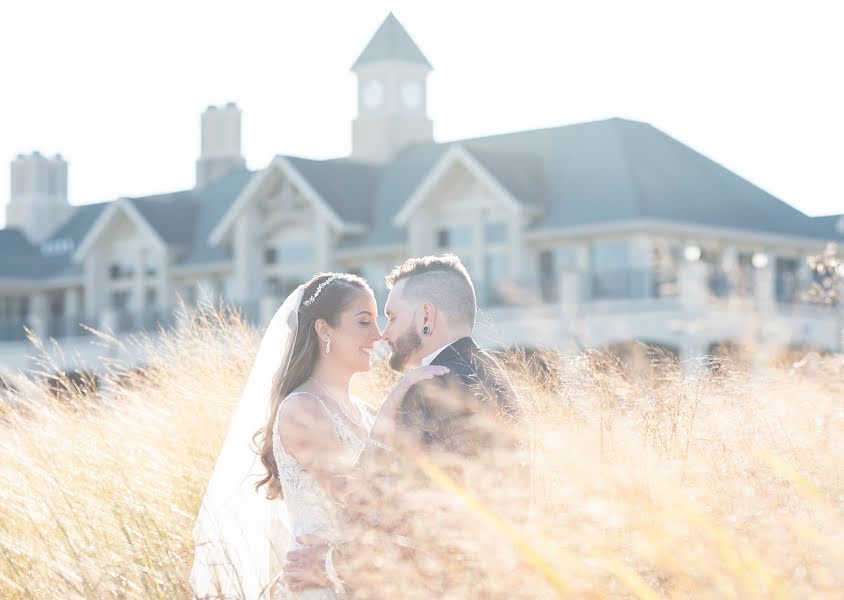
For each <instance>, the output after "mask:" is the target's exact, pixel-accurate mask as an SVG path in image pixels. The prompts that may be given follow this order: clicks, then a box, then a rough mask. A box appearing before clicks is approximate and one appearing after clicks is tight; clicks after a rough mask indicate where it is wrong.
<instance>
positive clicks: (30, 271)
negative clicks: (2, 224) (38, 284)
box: [0, 229, 64, 279]
mask: <svg viewBox="0 0 844 600" xmlns="http://www.w3.org/2000/svg"><path fill="white" fill-rule="evenodd" d="M63 266H64V261H62V259H61V258H60V257H55V258H50V259H48V258H45V257H44V256H42V255H41V250H40V249H39V248H38V246H36V245H34V244H31V243H30V242H29V240H28V239H27V238H26V236H25V235H24V234H23V232H22V231H20V230H18V229H0V279H6V278H9V279H19V278H25V279H35V278H42V277H49V276H51V275H53V274H55V273H56V272H57V271H60V270H61V268H62V267H63Z"/></svg>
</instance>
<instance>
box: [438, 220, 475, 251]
mask: <svg viewBox="0 0 844 600" xmlns="http://www.w3.org/2000/svg"><path fill="white" fill-rule="evenodd" d="M471 243H472V226H471V225H455V226H453V227H447V228H444V229H440V230H439V231H437V247H438V248H462V247H465V246H469V245H471Z"/></svg>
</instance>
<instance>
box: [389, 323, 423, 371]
mask: <svg viewBox="0 0 844 600" xmlns="http://www.w3.org/2000/svg"><path fill="white" fill-rule="evenodd" d="M421 347H422V338H420V337H419V334H418V333H416V330H415V329H414V328H413V325H411V326H410V327H408V328H407V331H406V332H405V333H404V334H402V335H400V336H399V338H398V339H397V340H396V343H395V345H393V344H390V348H391V349H392V351H393V353H392V354H391V355H390V368H391V369H393V370H394V371H401V370H403V369H404V366H405V365H406V364H407V360H408V359H409V358H410V355H411V354H413V353H414V352H415V351H416V350H418V349H419V348H421Z"/></svg>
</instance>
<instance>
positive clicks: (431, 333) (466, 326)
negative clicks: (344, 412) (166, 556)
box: [284, 255, 517, 590]
mask: <svg viewBox="0 0 844 600" xmlns="http://www.w3.org/2000/svg"><path fill="white" fill-rule="evenodd" d="M385 280H386V283H387V287H388V288H389V289H390V294H389V297H388V298H387V303H386V305H385V306H384V313H385V314H386V316H387V327H386V328H385V329H384V333H383V336H382V339H383V340H384V341H385V342H387V344H389V346H390V349H391V350H392V354H391V356H390V366H391V367H392V368H393V369H395V370H397V371H401V370H405V369H407V368H412V367H419V366H425V365H429V364H431V365H439V366H444V367H448V369H449V373H448V374H447V375H446V376H444V377H437V378H434V379H429V380H426V381H423V382H420V383H418V384H416V385H414V386H413V387H411V388H410V390H409V391H408V392H407V393H406V394H405V396H404V398H403V399H402V400H401V402H400V406H398V407H388V406H384V407H382V408H381V411H380V412H379V418H378V419H376V422H375V425H374V426H373V428H372V436H371V437H372V439H374V440H375V442H376V443H375V444H367V451H366V452H365V453H364V456H362V457H361V460H362V462H373V461H377V459H378V457H377V456H374V454H376V453H378V452H384V451H385V450H379V449H380V448H384V446H385V444H384V443H383V441H380V440H379V438H381V439H382V440H383V439H387V438H386V437H385V436H389V434H390V433H391V429H392V427H395V429H396V431H395V434H396V435H395V437H396V439H397V440H398V441H400V442H402V441H403V442H402V443H404V444H405V445H407V444H410V445H412V446H415V447H417V448H420V449H422V450H423V451H443V452H448V453H452V454H456V455H459V456H475V455H477V454H478V453H479V452H482V451H483V450H484V449H485V448H489V447H491V446H492V445H493V444H496V443H497V440H495V439H494V436H495V431H494V429H490V428H489V427H486V426H483V424H484V423H490V422H491V421H494V419H490V418H489V417H504V418H514V417H515V416H516V414H517V398H516V394H515V392H514V390H513V386H512V384H511V383H510V380H509V378H508V377H507V375H506V373H505V372H504V370H503V369H502V368H501V365H499V364H498V362H497V361H496V360H495V359H494V358H493V357H492V356H491V355H490V354H489V353H487V352H485V351H484V350H481V349H480V348H479V347H478V345H477V344H476V343H475V341H474V340H473V339H472V331H473V329H474V326H475V317H476V314H477V301H476V298H475V288H474V286H473V284H472V279H471V277H470V276H469V273H468V272H467V271H466V268H465V267H464V266H463V263H461V261H460V259H459V258H458V257H456V256H454V255H442V256H426V257H423V258H412V259H409V260H407V261H405V263H404V264H402V265H401V266H399V267H397V268H395V269H394V270H393V271H392V272H391V273H390V274H389V275H387V276H386V278H385ZM385 413H395V418H384V416H385ZM390 437H393V436H390ZM301 541H302V542H303V543H304V544H305V545H304V546H303V547H302V548H301V549H299V550H297V551H295V552H291V553H289V554H288V561H287V563H286V564H285V568H284V570H285V577H286V578H287V580H288V581H289V582H290V584H291V586H293V587H294V588H295V589H300V590H304V589H308V588H311V587H326V586H328V587H331V586H332V585H336V584H338V581H339V580H342V578H343V573H344V569H343V560H342V558H343V554H344V552H343V550H341V549H338V548H332V549H331V553H330V554H329V558H330V560H329V561H326V553H327V552H328V550H329V548H328V547H327V546H326V545H325V544H324V542H323V541H322V540H320V539H319V538H316V537H314V536H305V538H304V539H303V540H301ZM326 566H327V567H328V571H329V573H326ZM335 569H336V570H335Z"/></svg>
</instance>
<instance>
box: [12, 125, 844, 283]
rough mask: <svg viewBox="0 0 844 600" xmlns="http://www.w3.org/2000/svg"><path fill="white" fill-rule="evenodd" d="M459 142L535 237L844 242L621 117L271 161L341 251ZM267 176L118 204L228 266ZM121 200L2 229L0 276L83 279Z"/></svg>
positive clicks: (380, 241)
mask: <svg viewBox="0 0 844 600" xmlns="http://www.w3.org/2000/svg"><path fill="white" fill-rule="evenodd" d="M456 146H459V147H460V148H462V149H463V150H465V153H466V154H467V155H469V156H471V158H472V159H473V160H474V161H476V162H477V163H478V164H479V165H481V166H482V167H483V170H484V171H485V172H487V173H489V175H490V176H491V177H492V178H494V180H495V182H497V184H500V186H501V187H502V188H504V189H505V190H506V191H507V193H508V195H509V196H511V197H512V198H513V199H515V200H516V201H518V202H520V203H524V204H525V205H527V206H529V207H531V208H538V209H539V210H536V211H533V212H532V214H533V215H535V216H536V219H535V220H534V221H533V223H532V224H531V226H530V227H531V228H532V230H534V231H537V232H542V231H546V232H549V233H555V232H557V231H565V230H567V229H570V228H575V227H580V226H584V225H595V226H598V227H600V226H603V225H612V224H619V223H624V222H631V221H659V222H662V223H668V224H675V223H676V224H688V225H704V226H710V227H716V228H723V229H732V230H738V231H748V232H760V233H770V234H780V235H786V236H791V237H797V238H806V239H816V240H819V241H823V240H829V241H835V240H841V241H844V230H841V229H838V227H840V225H839V224H840V223H842V221H841V219H842V218H844V217H842V215H830V216H825V217H814V218H813V217H809V216H808V215H806V214H804V213H802V212H800V211H799V210H797V209H795V208H793V207H792V206H790V205H788V204H786V203H785V202H782V201H781V200H779V199H777V198H775V197H774V196H772V195H770V194H768V193H767V192H765V191H764V190H762V189H760V188H758V187H757V186H755V185H753V184H752V183H750V182H749V181H747V180H745V179H742V178H741V177H739V176H738V175H736V174H735V173H732V172H731V171H729V170H728V169H726V168H724V167H722V166H720V165H718V164H717V163H715V162H713V161H712V160H710V159H708V158H706V157H705V156H702V155H701V154H699V153H698V152H696V151H694V150H692V149H691V148H689V147H688V146H685V145H684V144H682V143H681V142H679V141H677V140H675V139H673V138H671V137H670V136H668V135H666V134H665V133H663V132H662V131H660V130H658V129H656V128H654V127H652V126H651V125H648V124H646V123H640V122H636V121H628V120H624V119H609V120H604V121H596V122H591V123H580V124H576V125H569V126H564V127H555V128H548V129H538V130H533V131H522V132H515V133H508V134H501V135H495V136H487V137H481V138H474V139H468V140H460V141H453V142H448V143H433V142H429V143H422V144H417V145H413V146H410V147H408V148H406V149H405V150H403V151H402V152H400V153H399V154H398V155H397V156H396V157H395V158H394V159H393V161H392V162H390V163H388V164H386V165H381V166H375V165H372V164H368V163H359V162H356V161H353V160H350V159H334V160H324V161H319V160H310V159H305V158H298V157H277V159H275V161H274V163H276V162H277V166H278V167H279V168H282V169H285V170H286V172H289V173H290V174H291V176H295V177H296V180H297V185H301V186H304V188H306V189H307V190H308V193H309V194H311V195H313V196H314V197H315V198H316V199H317V200H318V201H319V202H320V203H321V204H320V209H321V210H322V211H323V212H324V213H325V214H326V215H329V216H330V217H331V219H333V220H335V221H338V222H340V224H341V225H342V227H341V228H340V229H339V231H342V232H345V233H344V234H343V237H342V238H341V241H340V243H339V245H340V247H341V248H360V249H362V250H366V249H371V248H374V247H381V248H385V249H388V248H391V247H395V246H397V245H400V244H403V243H404V242H405V240H406V229H405V228H404V227H401V226H398V225H396V223H395V222H394V219H395V217H396V215H398V214H399V212H400V211H401V209H402V207H403V206H405V204H406V203H407V201H408V199H409V198H411V196H412V195H413V194H414V191H416V190H417V189H418V188H419V186H420V184H421V183H422V182H423V181H424V180H425V179H426V178H427V177H428V176H429V175H430V173H431V172H432V170H434V169H435V168H436V166H437V165H438V164H439V163H441V161H442V160H443V158H444V157H445V156H447V153H448V152H449V151H451V149H452V148H454V147H456ZM266 171H267V169H264V170H262V171H260V172H248V171H239V172H235V173H231V174H229V175H227V176H225V177H223V178H221V179H220V180H218V181H216V182H213V183H211V184H209V185H207V186H205V187H203V188H201V189H199V190H187V191H183V192H176V193H173V194H164V195H158V196H148V197H142V198H130V199H123V200H122V202H123V203H124V204H127V205H129V206H131V207H132V210H133V211H134V212H136V213H137V215H139V216H140V217H141V218H142V219H143V220H144V222H145V223H146V224H147V225H148V226H149V229H150V230H151V231H152V232H154V234H155V235H156V236H157V237H158V238H160V239H161V240H162V241H163V242H164V243H165V244H167V245H168V246H178V247H180V248H183V249H184V252H183V253H182V254H181V258H180V259H178V262H177V263H176V264H177V265H200V264H210V263H218V262H224V261H229V260H231V249H230V247H229V246H228V245H227V244H220V245H212V244H211V241H210V237H211V233H212V232H213V231H214V230H215V229H217V228H219V227H220V225H221V223H222V221H223V220H224V219H225V216H226V215H227V214H228V213H229V212H230V211H231V209H232V207H233V205H234V204H235V202H236V200H238V198H240V197H241V196H243V195H244V193H245V190H247V189H248V188H249V187H254V185H255V184H256V183H257V182H258V181H259V178H260V177H262V176H263V177H266ZM113 204H114V203H112V202H107V203H100V204H90V205H83V206H77V207H75V210H74V212H73V214H72V215H71V217H70V218H69V219H68V221H67V222H66V223H65V224H64V225H62V226H61V227H60V228H59V229H58V230H57V231H56V232H55V233H54V234H53V235H52V236H51V237H50V239H48V240H47V241H45V242H44V243H43V244H42V245H41V246H36V245H33V244H30V243H29V242H28V241H27V240H26V238H25V237H24V236H23V234H21V233H20V232H19V231H16V230H11V229H6V230H0V279H4V278H6V279H10V278H12V279H15V278H26V279H44V278H52V277H61V276H70V275H79V274H81V272H82V266H81V265H80V264H78V263H73V262H72V261H71V256H72V251H73V250H76V249H78V248H79V247H80V244H81V243H82V241H83V239H84V238H85V237H86V235H87V234H89V233H90V232H91V230H92V228H93V227H94V226H95V223H96V222H97V220H99V219H100V218H101V217H102V215H103V211H104V210H106V209H107V208H108V207H109V206H112V205H113ZM68 248H69V249H70V252H68V251H67V249H68Z"/></svg>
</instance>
